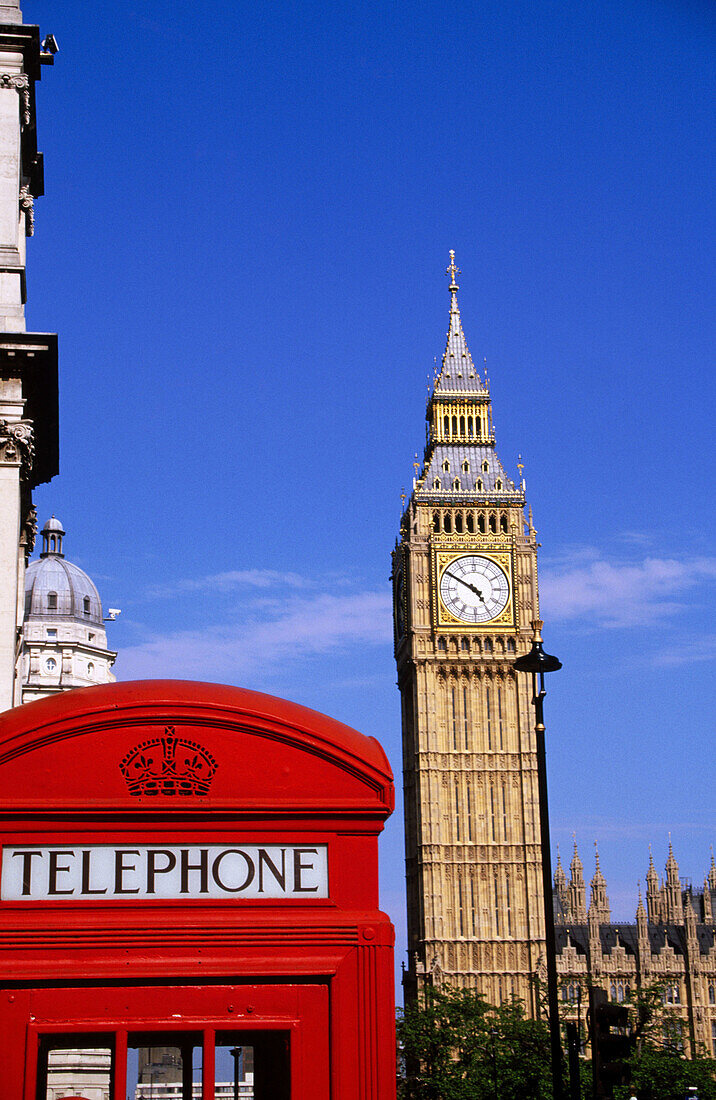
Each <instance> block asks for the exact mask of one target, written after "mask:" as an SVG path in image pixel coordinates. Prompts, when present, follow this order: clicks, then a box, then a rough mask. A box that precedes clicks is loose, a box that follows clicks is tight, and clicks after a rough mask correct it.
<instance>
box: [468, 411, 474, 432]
mask: <svg viewBox="0 0 716 1100" xmlns="http://www.w3.org/2000/svg"><path fill="white" fill-rule="evenodd" d="M473 423H474V422H473V419H472V417H471V416H468V418H467V434H468V435H474V434H475V432H474V428H473Z"/></svg>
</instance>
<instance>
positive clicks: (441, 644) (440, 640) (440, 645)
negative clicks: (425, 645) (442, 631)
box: [438, 638, 447, 653]
mask: <svg viewBox="0 0 716 1100" xmlns="http://www.w3.org/2000/svg"><path fill="white" fill-rule="evenodd" d="M438 649H439V650H440V652H441V653H447V642H446V641H445V639H444V638H438Z"/></svg>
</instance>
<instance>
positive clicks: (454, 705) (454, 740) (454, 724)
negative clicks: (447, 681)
mask: <svg viewBox="0 0 716 1100" xmlns="http://www.w3.org/2000/svg"><path fill="white" fill-rule="evenodd" d="M451 698H452V747H453V748H454V749H457V703H456V701H455V688H452V690H451ZM458 839H459V838H458Z"/></svg>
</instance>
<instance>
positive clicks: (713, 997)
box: [709, 982, 716, 1005]
mask: <svg viewBox="0 0 716 1100" xmlns="http://www.w3.org/2000/svg"><path fill="white" fill-rule="evenodd" d="M709 1004H710V1005H716V987H715V986H714V984H713V982H712V983H711V985H710V986H709Z"/></svg>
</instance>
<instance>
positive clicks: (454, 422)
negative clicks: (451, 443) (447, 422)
mask: <svg viewBox="0 0 716 1100" xmlns="http://www.w3.org/2000/svg"><path fill="white" fill-rule="evenodd" d="M452 434H453V435H457V417H456V416H454V417H453V418H452Z"/></svg>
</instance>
